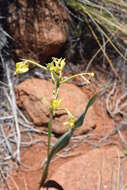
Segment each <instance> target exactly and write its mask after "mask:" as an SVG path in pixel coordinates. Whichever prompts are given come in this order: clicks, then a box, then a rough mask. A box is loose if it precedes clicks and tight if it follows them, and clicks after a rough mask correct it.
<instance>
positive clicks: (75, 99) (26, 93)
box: [16, 78, 96, 135]
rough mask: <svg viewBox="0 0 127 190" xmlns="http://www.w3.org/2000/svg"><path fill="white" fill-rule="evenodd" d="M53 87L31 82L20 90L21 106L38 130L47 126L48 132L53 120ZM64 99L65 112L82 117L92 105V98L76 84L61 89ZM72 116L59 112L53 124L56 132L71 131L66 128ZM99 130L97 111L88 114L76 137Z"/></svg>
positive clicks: (43, 83) (18, 95)
mask: <svg viewBox="0 0 127 190" xmlns="http://www.w3.org/2000/svg"><path fill="white" fill-rule="evenodd" d="M52 92H53V87H52V83H51V81H47V80H41V79H34V78H33V79H28V80H26V81H24V82H22V83H20V84H19V85H18V86H17V87H16V99H17V105H18V106H19V107H20V108H21V109H22V110H24V112H25V114H26V115H27V116H28V117H29V118H30V120H31V121H33V122H34V124H35V125H37V126H44V127H46V129H47V123H48V120H49V109H48V108H49V101H50V99H51V98H52V95H53V94H52ZM60 98H61V99H62V105H61V108H67V109H68V110H69V111H70V112H72V114H73V115H74V116H76V117H78V116H79V115H80V114H81V113H82V112H83V110H84V109H85V106H86V104H87V103H88V96H87V95H86V94H85V93H83V92H82V91H81V89H80V88H79V87H77V86H75V85H74V84H64V85H63V86H62V87H61V89H60ZM67 119H68V115H67V114H66V112H65V111H64V110H60V111H58V112H57V115H56V117H55V118H54V122H53V131H54V132H55V133H57V134H63V133H65V132H66V131H67V130H68V129H69V126H68V125H64V122H65V121H67ZM95 127H96V113H95V111H94V107H91V108H90V109H89V110H88V113H87V115H86V118H85V120H84V123H83V126H82V127H81V128H79V129H77V130H76V134H78V135H79V134H83V133H87V132H89V131H91V130H93V129H94V128H95Z"/></svg>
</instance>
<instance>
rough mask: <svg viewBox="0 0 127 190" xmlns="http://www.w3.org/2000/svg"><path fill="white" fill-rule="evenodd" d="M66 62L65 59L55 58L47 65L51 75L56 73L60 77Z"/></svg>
mask: <svg viewBox="0 0 127 190" xmlns="http://www.w3.org/2000/svg"><path fill="white" fill-rule="evenodd" d="M65 64H66V62H65V59H62V58H60V59H58V58H55V57H53V58H52V62H51V63H48V64H47V69H48V70H49V72H50V73H53V72H54V73H55V74H57V75H60V73H61V72H62V71H63V69H64V66H65Z"/></svg>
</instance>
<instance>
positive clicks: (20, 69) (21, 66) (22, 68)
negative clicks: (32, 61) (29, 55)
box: [16, 61, 29, 74]
mask: <svg viewBox="0 0 127 190" xmlns="http://www.w3.org/2000/svg"><path fill="white" fill-rule="evenodd" d="M27 71H29V64H28V63H27V62H25V61H21V62H18V63H16V74H22V73H25V72H27Z"/></svg>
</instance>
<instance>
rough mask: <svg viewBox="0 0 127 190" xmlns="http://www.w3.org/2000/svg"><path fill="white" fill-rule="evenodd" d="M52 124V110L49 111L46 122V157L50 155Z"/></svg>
mask: <svg viewBox="0 0 127 190" xmlns="http://www.w3.org/2000/svg"><path fill="white" fill-rule="evenodd" d="M52 122H53V110H52V109H50V119H49V122H48V157H49V154H50V147H51V133H52Z"/></svg>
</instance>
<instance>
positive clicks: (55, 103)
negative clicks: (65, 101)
mask: <svg viewBox="0 0 127 190" xmlns="http://www.w3.org/2000/svg"><path fill="white" fill-rule="evenodd" d="M60 105H61V99H52V100H51V102H50V108H51V109H52V110H53V112H54V113H55V111H57V110H58V109H59V108H60Z"/></svg>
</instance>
